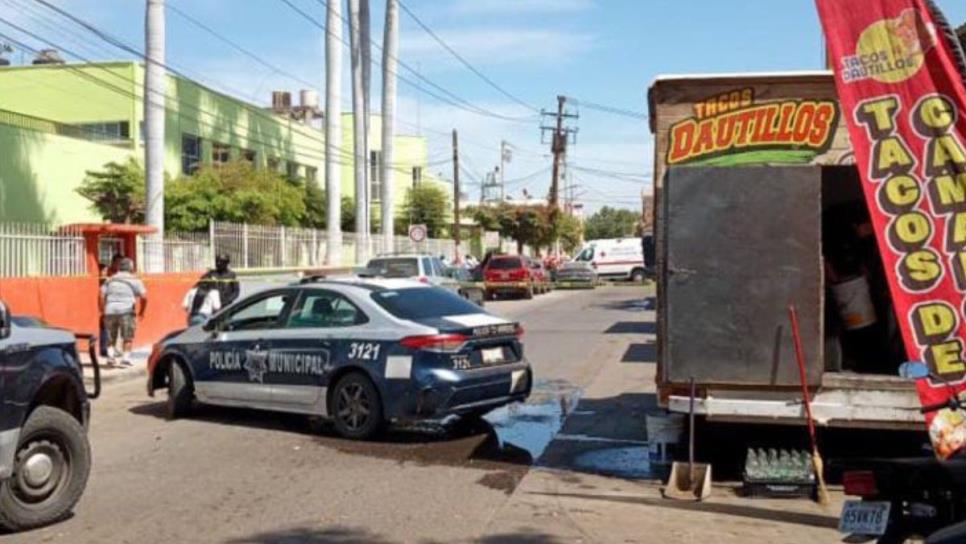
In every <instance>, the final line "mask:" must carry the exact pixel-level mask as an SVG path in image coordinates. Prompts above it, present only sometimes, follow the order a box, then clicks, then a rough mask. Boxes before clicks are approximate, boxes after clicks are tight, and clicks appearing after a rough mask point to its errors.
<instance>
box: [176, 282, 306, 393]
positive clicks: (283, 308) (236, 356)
mask: <svg viewBox="0 0 966 544" xmlns="http://www.w3.org/2000/svg"><path fill="white" fill-rule="evenodd" d="M295 295H296V292H295V291H294V290H292V289H280V290H273V291H268V292H265V293H262V294H260V295H255V296H253V297H251V298H250V299H248V300H247V301H244V302H242V303H240V304H239V305H238V307H237V308H232V309H230V310H229V311H228V312H226V313H225V314H222V315H219V316H218V317H217V318H216V320H215V321H214V323H213V324H212V327H211V328H212V338H211V340H210V341H209V342H208V346H207V347H208V352H207V353H199V354H197V355H196V356H195V357H192V365H193V366H194V368H193V369H192V370H194V376H195V391H196V393H197V394H198V395H199V397H200V398H201V399H202V400H207V401H208V402H212V403H215V404H217V403H218V402H219V401H221V402H226V403H229V404H243V405H259V404H268V403H270V402H271V398H272V394H271V382H270V380H268V379H267V376H268V374H269V368H268V363H269V353H270V349H271V341H272V336H273V335H275V334H277V333H278V332H279V330H281V328H282V325H283V324H284V323H285V318H286V317H287V315H288V311H289V308H290V307H291V305H292V302H293V301H294V299H295Z"/></svg>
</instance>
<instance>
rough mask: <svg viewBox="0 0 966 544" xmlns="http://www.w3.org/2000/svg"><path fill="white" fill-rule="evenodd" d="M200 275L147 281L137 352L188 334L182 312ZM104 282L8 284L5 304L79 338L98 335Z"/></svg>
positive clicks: (2, 282)
mask: <svg viewBox="0 0 966 544" xmlns="http://www.w3.org/2000/svg"><path fill="white" fill-rule="evenodd" d="M199 277H200V275H199V274H152V275H145V276H142V279H143V280H144V286H145V287H146V288H147V290H148V296H147V300H148V307H147V312H145V315H144V318H143V319H141V320H139V321H138V328H137V335H136V336H135V338H134V345H135V346H136V347H140V346H146V345H149V344H152V343H154V342H155V341H157V340H158V339H159V338H161V337H162V336H164V335H166V334H168V333H169V332H171V331H173V330H176V329H181V328H184V326H185V320H186V318H187V316H186V315H185V312H184V310H183V309H182V308H181V301H182V299H183V298H184V296H185V293H187V292H188V290H189V289H191V286H192V285H194V283H195V281H197V280H198V278H199ZM97 298H98V282H97V278H94V277H87V276H84V277H67V278H64V277H55V278H3V279H0V299H2V300H3V301H4V302H5V303H7V306H8V307H9V308H10V311H11V312H12V313H13V314H14V315H31V316H36V317H39V318H41V319H43V320H44V321H46V322H47V323H49V324H51V325H53V326H55V327H62V328H65V329H68V330H71V331H74V332H85V333H91V334H98V332H99V326H98V318H99V316H98V310H97Z"/></svg>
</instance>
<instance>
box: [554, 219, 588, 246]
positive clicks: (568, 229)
mask: <svg viewBox="0 0 966 544" xmlns="http://www.w3.org/2000/svg"><path fill="white" fill-rule="evenodd" d="M583 230H584V229H583V225H581V224H580V220H579V219H577V218H576V217H574V216H572V215H570V214H567V213H562V214H560V216H559V218H558V219H557V236H558V237H559V238H560V247H561V249H563V250H564V251H565V252H566V253H571V254H572V253H573V252H574V251H576V250H577V249H578V248H579V247H580V243H581V241H582V237H583Z"/></svg>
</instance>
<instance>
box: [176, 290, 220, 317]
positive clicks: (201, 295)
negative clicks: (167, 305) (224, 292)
mask: <svg viewBox="0 0 966 544" xmlns="http://www.w3.org/2000/svg"><path fill="white" fill-rule="evenodd" d="M181 306H182V307H184V310H185V311H186V312H188V326H189V327H193V326H195V325H200V324H202V323H204V322H205V321H208V318H210V317H211V316H212V315H214V313H215V312H217V311H218V310H220V309H221V293H220V292H219V291H218V289H216V288H215V285H213V284H212V282H210V281H205V280H201V281H199V282H198V283H197V284H196V285H195V286H194V287H192V288H191V290H190V291H188V293H187V294H186V295H185V297H184V301H182V303H181Z"/></svg>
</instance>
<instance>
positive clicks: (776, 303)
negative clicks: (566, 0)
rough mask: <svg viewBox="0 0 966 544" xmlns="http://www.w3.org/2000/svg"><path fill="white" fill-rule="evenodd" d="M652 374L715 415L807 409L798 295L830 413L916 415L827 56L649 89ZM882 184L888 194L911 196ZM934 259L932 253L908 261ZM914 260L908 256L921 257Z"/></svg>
mask: <svg viewBox="0 0 966 544" xmlns="http://www.w3.org/2000/svg"><path fill="white" fill-rule="evenodd" d="M648 102H649V110H650V128H651V131H652V132H653V134H654V141H655V146H654V148H655V149H654V152H655V156H654V216H655V242H656V265H657V266H656V274H657V276H658V278H659V281H658V288H657V289H658V290H657V304H656V309H657V342H658V345H657V359H658V360H657V382H658V392H659V399H660V403H661V405H662V406H664V407H666V408H668V409H669V410H671V411H672V412H682V413H686V412H687V411H688V406H689V393H688V391H689V387H688V384H689V382H690V380H691V379H692V378H693V379H694V381H695V383H696V384H697V391H698V394H697V399H696V402H695V412H696V413H697V414H699V415H703V416H705V417H706V419H707V420H709V421H712V422H713V421H725V422H748V423H796V424H801V423H802V422H803V421H804V414H803V406H802V404H801V397H802V395H801V388H800V378H799V374H798V367H797V364H796V361H795V353H794V347H793V343H792V338H791V333H790V323H789V317H788V306H789V305H790V304H793V305H794V306H795V307H796V309H797V312H798V316H799V320H800V324H801V334H802V341H803V344H804V347H805V358H806V361H807V372H806V375H807V380H808V384H809V386H810V387H811V388H812V391H813V407H812V411H813V413H814V417H815V419H816V420H817V421H818V422H819V423H820V424H823V425H831V426H843V427H863V428H882V429H920V428H921V426H922V416H921V415H920V414H919V412H918V410H917V408H918V407H919V406H920V405H919V400H918V398H917V396H916V392H915V389H914V386H913V385H912V383H911V382H909V381H906V380H903V379H901V378H899V377H898V376H897V370H898V367H899V365H900V364H901V363H902V362H903V361H904V353H905V350H904V347H903V343H902V342H903V341H902V338H901V334H900V332H899V327H898V326H897V323H896V318H895V312H894V310H893V308H892V301H891V297H890V295H889V290H888V285H887V281H886V277H887V276H886V275H887V274H895V273H898V272H897V271H896V270H883V267H882V261H881V259H880V258H879V253H878V248H877V246H876V241H875V233H874V231H873V229H872V225H871V223H870V220H869V215H868V211H867V208H866V203H865V200H864V196H863V193H862V187H861V185H860V178H859V174H858V170H857V169H856V167H855V165H854V162H855V160H854V155H853V152H852V149H851V147H850V144H849V138H848V134H847V130H846V125H845V120H844V119H843V117H842V115H843V114H842V112H841V110H840V107H839V104H838V100H837V98H836V92H835V83H834V80H833V76H832V73H831V72H826V71H815V72H787V73H764V74H725V75H684V76H666V77H659V78H657V79H656V80H655V81H654V83H653V84H652V86H651V87H650V89H649V92H648ZM905 189H906V188H904V187H901V186H895V184H885V185H883V189H882V190H881V191H880V192H879V198H880V202H881V203H883V205H886V206H889V205H893V204H894V203H895V202H896V201H898V200H901V199H904V198H909V196H910V195H909V194H908V192H907V191H906V190H905ZM914 264H915V265H917V266H922V267H926V266H928V265H929V263H925V262H923V263H914ZM913 268H914V267H913Z"/></svg>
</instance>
